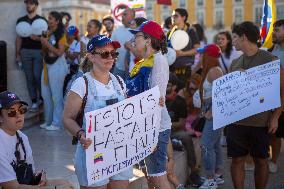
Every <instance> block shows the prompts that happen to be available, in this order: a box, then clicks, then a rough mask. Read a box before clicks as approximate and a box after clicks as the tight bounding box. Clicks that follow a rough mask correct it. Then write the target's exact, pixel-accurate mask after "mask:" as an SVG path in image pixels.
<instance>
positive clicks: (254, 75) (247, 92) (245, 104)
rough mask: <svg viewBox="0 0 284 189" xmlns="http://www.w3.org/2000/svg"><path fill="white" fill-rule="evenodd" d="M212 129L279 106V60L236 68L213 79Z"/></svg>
mask: <svg viewBox="0 0 284 189" xmlns="http://www.w3.org/2000/svg"><path fill="white" fill-rule="evenodd" d="M212 100H213V104H212V108H213V128H214V130H215V129H218V128H221V127H223V126H226V125H229V124H231V123H234V122H236V121H239V120H242V119H244V118H247V117H249V116H252V115H255V114H258V113H261V112H264V111H267V110H271V109H274V108H277V107H279V106H280V104H281V101H280V61H279V60H275V61H272V62H269V63H267V64H263V65H260V66H257V67H253V68H251V69H248V70H246V71H243V72H242V71H235V72H232V73H230V74H227V75H225V76H223V77H221V78H219V79H217V80H215V81H214V82H213V91H212Z"/></svg>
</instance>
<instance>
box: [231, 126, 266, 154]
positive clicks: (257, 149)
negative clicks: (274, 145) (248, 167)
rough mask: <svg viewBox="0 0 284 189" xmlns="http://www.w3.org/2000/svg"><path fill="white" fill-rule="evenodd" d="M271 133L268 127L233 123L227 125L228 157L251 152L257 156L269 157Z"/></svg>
mask: <svg viewBox="0 0 284 189" xmlns="http://www.w3.org/2000/svg"><path fill="white" fill-rule="evenodd" d="M268 149H269V134H268V128H267V127H251V126H243V125H236V124H232V125H230V126H228V127H227V153H228V157H242V156H246V155H248V154H250V155H251V156H252V157H256V158H264V159H265V158H268V157H269V154H268Z"/></svg>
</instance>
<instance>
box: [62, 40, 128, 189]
mask: <svg viewBox="0 0 284 189" xmlns="http://www.w3.org/2000/svg"><path fill="white" fill-rule="evenodd" d="M118 48H120V44H119V42H117V41H112V40H111V39H109V38H108V37H107V36H105V35H97V36H95V37H94V38H92V39H91V40H90V41H89V43H88V45H87V51H88V53H87V55H86V60H87V61H84V62H87V63H89V64H91V65H92V69H91V71H90V72H87V73H85V74H84V76H83V77H80V78H78V79H77V80H76V81H75V82H74V84H73V85H72V87H71V90H70V93H69V95H68V97H67V101H66V105H65V109H64V115H63V123H64V125H65V128H66V129H67V130H68V131H69V132H70V133H71V134H72V135H73V136H75V137H76V139H77V141H78V142H79V143H78V144H77V149H76V154H75V171H76V174H77V177H78V180H79V184H80V187H81V189H106V188H107V187H108V188H112V189H114V188H121V189H124V188H125V189H126V188H127V187H128V183H129V179H130V178H132V174H133V173H132V167H130V168H129V169H127V170H125V171H123V172H121V173H119V174H116V175H114V176H112V177H110V178H109V179H104V180H101V181H98V182H96V183H95V184H93V185H91V186H88V180H87V168H86V166H87V165H86V151H85V150H86V149H88V148H89V146H90V145H91V143H92V142H93V141H92V140H91V139H89V138H86V120H85V119H83V121H82V123H83V124H82V126H81V124H80V123H78V122H80V121H78V119H77V118H78V115H81V116H83V114H84V112H90V111H94V110H97V109H100V108H103V107H106V106H108V105H111V104H114V103H116V102H119V101H122V100H124V99H125V96H126V95H125V94H126V91H125V89H126V87H125V84H124V83H123V80H122V79H121V78H119V77H116V76H114V75H112V74H111V73H110V69H111V68H112V66H113V64H114V61H115V59H116V58H117V57H118V52H117V51H116V50H117V49H118Z"/></svg>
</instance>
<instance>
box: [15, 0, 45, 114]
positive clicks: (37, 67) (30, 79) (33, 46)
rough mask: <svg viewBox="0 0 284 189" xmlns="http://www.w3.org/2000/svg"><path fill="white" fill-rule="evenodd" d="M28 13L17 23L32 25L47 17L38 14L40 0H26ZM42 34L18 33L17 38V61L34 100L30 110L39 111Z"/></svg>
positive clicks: (40, 99)
mask: <svg viewBox="0 0 284 189" xmlns="http://www.w3.org/2000/svg"><path fill="white" fill-rule="evenodd" d="M24 2H25V4H26V10H27V13H28V14H27V15H26V16H23V17H21V18H19V19H18V20H17V24H19V23H22V22H25V23H28V24H29V25H31V24H32V23H33V21H35V20H37V19H43V20H45V21H46V19H45V18H43V17H41V16H39V15H37V13H36V11H37V7H38V4H39V3H38V0H25V1H24ZM41 48H42V46H41V42H40V36H36V35H34V34H32V35H30V36H28V37H21V36H19V35H17V38H16V61H17V62H18V63H19V66H21V67H22V69H23V71H24V72H25V75H26V79H27V87H28V91H29V96H30V98H31V100H32V105H31V108H30V110H31V111H37V110H38V107H39V105H40V104H41V103H42V98H41V95H40V93H41V83H40V81H41V72H42V67H43V64H42V56H41Z"/></svg>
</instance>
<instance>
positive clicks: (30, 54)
mask: <svg viewBox="0 0 284 189" xmlns="http://www.w3.org/2000/svg"><path fill="white" fill-rule="evenodd" d="M21 60H22V68H23V71H24V73H25V75H26V79H27V87H28V91H29V95H30V98H31V100H32V102H33V103H35V102H37V99H38V95H37V93H38V92H39V93H40V92H41V81H40V80H41V79H40V78H41V72H42V56H41V49H22V50H21ZM39 96H41V95H40V94H39Z"/></svg>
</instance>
